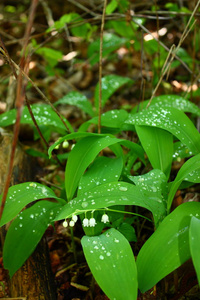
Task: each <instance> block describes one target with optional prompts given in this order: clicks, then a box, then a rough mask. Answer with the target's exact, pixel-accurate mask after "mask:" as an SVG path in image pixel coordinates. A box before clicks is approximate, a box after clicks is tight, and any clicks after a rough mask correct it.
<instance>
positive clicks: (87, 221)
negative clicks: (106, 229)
mask: <svg viewBox="0 0 200 300" xmlns="http://www.w3.org/2000/svg"><path fill="white" fill-rule="evenodd" d="M83 227H89V220H88V219H87V218H85V219H83Z"/></svg>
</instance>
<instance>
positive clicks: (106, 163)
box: [78, 156, 123, 196]
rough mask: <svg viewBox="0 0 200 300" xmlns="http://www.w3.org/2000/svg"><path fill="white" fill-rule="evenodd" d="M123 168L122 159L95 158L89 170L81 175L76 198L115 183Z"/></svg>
mask: <svg viewBox="0 0 200 300" xmlns="http://www.w3.org/2000/svg"><path fill="white" fill-rule="evenodd" d="M122 168H123V159H122V157H121V156H120V157H118V158H110V157H105V156H100V157H97V159H96V160H95V161H94V162H93V164H92V165H91V167H90V168H89V170H87V172H85V173H84V174H83V176H82V177H81V180H80V184H79V187H78V196H80V195H81V194H82V193H84V192H86V191H88V190H90V189H91V188H94V187H96V186H98V185H101V184H105V183H107V182H112V181H117V180H118V179H119V177H120V175H121V172H122Z"/></svg>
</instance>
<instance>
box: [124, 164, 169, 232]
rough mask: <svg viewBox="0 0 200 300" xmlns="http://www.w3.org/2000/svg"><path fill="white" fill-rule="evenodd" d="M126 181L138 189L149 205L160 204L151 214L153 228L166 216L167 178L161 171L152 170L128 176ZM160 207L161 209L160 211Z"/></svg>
mask: <svg viewBox="0 0 200 300" xmlns="http://www.w3.org/2000/svg"><path fill="white" fill-rule="evenodd" d="M128 179H129V180H131V181H132V182H134V183H135V184H136V186H137V187H139V188H140V191H141V193H142V194H143V196H144V198H146V199H149V201H150V203H160V208H159V210H158V212H159V213H157V211H156V206H155V207H153V209H152V212H153V216H154V222H155V226H156V227H158V225H159V223H160V222H161V221H162V220H163V218H164V217H165V216H166V204H167V203H166V199H167V178H166V176H165V174H164V173H163V172H162V171H161V170H156V169H154V170H152V171H150V172H148V173H147V174H144V175H139V176H128ZM161 207H162V209H161Z"/></svg>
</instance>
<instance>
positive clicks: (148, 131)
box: [135, 125, 173, 178]
mask: <svg viewBox="0 0 200 300" xmlns="http://www.w3.org/2000/svg"><path fill="white" fill-rule="evenodd" d="M135 128H136V132H137V134H138V137H139V139H140V142H141V144H142V146H143V148H144V150H145V152H146V154H147V156H148V158H149V160H150V163H151V165H152V167H153V168H154V169H160V170H161V171H163V173H165V175H166V176H167V178H168V177H169V175H170V171H171V164H172V158H173V157H172V155H173V136H172V134H171V133H169V132H167V131H166V130H163V129H160V128H156V127H151V126H138V125H137V126H135Z"/></svg>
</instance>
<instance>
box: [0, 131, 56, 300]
mask: <svg viewBox="0 0 200 300" xmlns="http://www.w3.org/2000/svg"><path fill="white" fill-rule="evenodd" d="M0 133H1V135H0V153H1V156H0V193H2V190H3V186H4V182H5V178H6V174H7V169H8V162H9V157H10V155H9V154H10V150H11V143H12V134H8V133H6V132H4V131H2V132H0ZM35 166H36V163H35V162H34V161H33V159H32V158H31V157H29V156H27V155H26V154H25V152H24V151H23V149H22V147H21V146H20V145H18V147H17V151H16V155H15V161H14V168H13V175H12V182H11V185H14V184H18V183H22V182H26V181H33V180H34V177H35V174H36V168H35ZM5 232H6V230H5V228H1V241H2V244H3V240H4V236H5ZM27 242H28V241H27ZM9 293H10V295H9V296H10V297H13V298H14V297H22V298H23V297H24V298H23V299H26V300H56V288H55V283H54V278H53V274H52V272H51V266H50V259H49V252H48V246H47V243H46V240H45V239H42V240H41V241H40V243H39V244H38V246H37V248H36V250H35V251H34V253H33V254H32V256H31V257H30V258H29V259H28V260H27V261H26V262H25V264H24V265H23V266H22V267H21V268H20V269H19V270H18V271H17V272H16V273H15V274H14V276H13V277H12V279H10V280H9Z"/></svg>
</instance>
